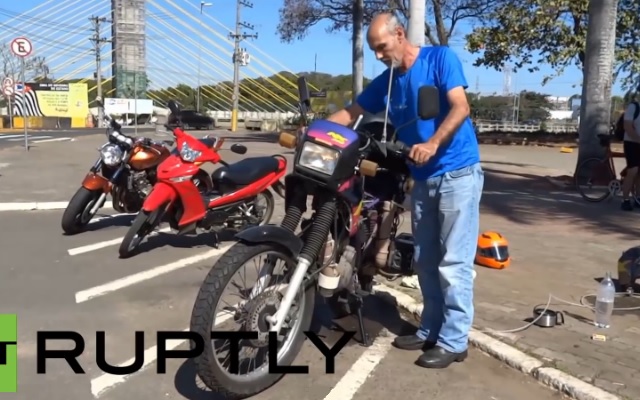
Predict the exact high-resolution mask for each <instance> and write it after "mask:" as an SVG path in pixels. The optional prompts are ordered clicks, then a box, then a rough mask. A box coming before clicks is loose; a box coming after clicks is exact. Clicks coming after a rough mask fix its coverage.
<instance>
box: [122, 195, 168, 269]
mask: <svg viewBox="0 0 640 400" xmlns="http://www.w3.org/2000/svg"><path fill="white" fill-rule="evenodd" d="M163 211H164V209H163V207H158V209H156V210H154V211H151V212H148V211H144V210H140V212H139V213H138V215H137V216H136V218H135V219H134V220H133V223H132V224H131V227H130V228H129V230H128V231H127V234H126V235H124V238H123V239H122V243H120V248H119V249H118V252H119V253H120V258H129V257H131V256H133V255H135V254H136V253H137V251H138V246H139V245H140V243H142V240H143V239H144V238H145V237H146V236H147V235H149V234H150V233H151V232H153V230H154V229H155V228H156V226H158V224H159V223H160V220H161V218H160V217H161V214H162V212H163Z"/></svg>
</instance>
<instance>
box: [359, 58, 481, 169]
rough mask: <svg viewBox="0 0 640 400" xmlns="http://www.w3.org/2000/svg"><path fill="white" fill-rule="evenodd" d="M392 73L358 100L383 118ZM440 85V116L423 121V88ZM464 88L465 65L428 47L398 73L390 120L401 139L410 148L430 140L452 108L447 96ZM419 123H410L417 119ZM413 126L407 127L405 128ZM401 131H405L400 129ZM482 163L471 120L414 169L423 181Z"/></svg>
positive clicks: (374, 82)
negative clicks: (420, 106)
mask: <svg viewBox="0 0 640 400" xmlns="http://www.w3.org/2000/svg"><path fill="white" fill-rule="evenodd" d="M388 85H389V69H387V70H385V71H384V72H383V73H382V74H381V75H379V76H378V77H376V78H375V79H374V80H373V81H372V82H371V83H369V85H367V87H365V88H364V90H363V92H362V93H361V94H360V96H358V99H357V102H358V104H360V106H361V107H362V108H363V109H365V110H366V111H367V112H370V113H373V114H377V113H379V112H384V110H385V108H386V101H387V92H388ZM424 85H433V86H436V87H437V88H438V89H439V91H440V115H439V116H438V117H436V118H434V119H430V120H421V119H419V116H418V89H419V88H420V87H421V86H424ZM458 86H462V87H463V88H465V89H466V88H467V87H468V85H467V81H466V79H465V77H464V73H463V70H462V64H461V63H460V60H459V59H458V57H457V56H456V54H455V53H454V52H453V50H451V49H449V48H448V47H446V46H434V47H423V48H422V49H421V50H420V54H419V55H418V58H417V59H416V61H415V62H414V64H413V65H412V66H411V68H409V70H407V71H406V72H404V73H400V72H399V71H398V70H397V69H396V70H394V72H393V79H392V86H391V104H390V107H389V120H390V121H391V122H392V123H393V126H394V127H396V130H397V132H396V139H398V140H400V141H402V142H404V143H405V144H407V145H408V146H413V145H414V144H418V143H424V142H427V141H428V140H429V139H430V138H431V136H433V134H434V133H435V132H436V130H437V128H438V126H440V124H441V123H442V121H443V120H444V119H445V118H446V116H447V114H448V113H449V110H450V108H451V107H450V105H449V100H448V99H447V92H449V90H451V89H453V88H455V87H458ZM416 118H417V120H416V121H415V122H413V123H409V122H410V121H412V120H414V119H416ZM404 124H407V125H406V126H404V127H401V125H404ZM398 128H400V129H399V130H398ZM479 161H480V150H479V147H478V140H477V138H476V134H475V130H474V128H473V124H472V122H471V118H466V119H465V120H464V122H463V123H462V125H461V126H460V127H459V128H458V131H457V132H455V133H454V134H453V135H452V137H451V138H450V140H449V141H446V142H443V143H441V144H440V147H439V148H438V152H437V153H436V154H435V155H434V156H433V157H432V158H431V159H430V160H429V161H428V162H427V163H426V164H425V165H423V166H421V167H416V166H414V165H411V164H410V165H409V169H410V170H411V174H412V176H413V178H414V179H415V180H417V181H423V180H426V179H428V178H430V177H434V176H440V175H443V174H444V173H446V172H449V171H454V170H456V169H460V168H463V167H466V166H469V165H472V164H475V163H477V162H479Z"/></svg>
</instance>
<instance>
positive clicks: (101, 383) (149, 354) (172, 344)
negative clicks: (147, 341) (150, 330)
mask: <svg viewBox="0 0 640 400" xmlns="http://www.w3.org/2000/svg"><path fill="white" fill-rule="evenodd" d="M232 316H233V314H230V313H229V312H228V311H225V312H224V314H223V313H222V312H220V313H218V315H216V325H218V324H221V323H223V322H224V321H226V320H228V319H229V318H231V317H232ZM188 330H189V328H187V329H184V331H188ZM183 343H186V340H170V341H167V350H173V349H175V348H177V347H179V346H181V345H182V344H183ZM157 353H158V346H157V345H156V346H153V347H150V348H148V349H147V350H145V352H144V356H143V358H144V363H143V364H142V368H140V369H139V370H138V371H136V372H134V373H133V374H129V375H110V374H102V375H100V376H98V377H97V378H94V379H92V380H91V393H92V394H93V397H94V398H96V399H97V398H99V397H100V396H102V395H103V394H105V393H106V392H107V391H109V390H111V389H113V388H114V387H115V386H117V385H119V384H121V383H124V382H126V381H127V379H129V378H131V377H132V376H135V375H137V374H139V373H140V372H142V371H144V369H145V368H147V367H148V366H149V365H151V364H153V363H154V362H155V361H156V358H157V355H158V354H157ZM134 361H135V358H131V359H129V360H127V361H125V362H123V363H121V364H119V365H118V366H119V367H123V366H127V365H131V364H133V362H134Z"/></svg>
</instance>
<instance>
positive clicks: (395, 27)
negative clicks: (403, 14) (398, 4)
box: [367, 12, 408, 66]
mask: <svg viewBox="0 0 640 400" xmlns="http://www.w3.org/2000/svg"><path fill="white" fill-rule="evenodd" d="M367 41H368V42H369V47H370V48H371V50H372V51H373V52H375V54H376V58H377V59H378V60H380V61H382V62H383V63H384V64H385V65H387V66H391V65H397V64H398V63H399V62H400V61H401V60H402V57H403V54H404V50H405V49H406V48H407V44H408V42H407V40H406V35H405V30H404V27H403V26H402V23H401V22H400V20H398V17H396V16H395V15H394V14H393V13H388V12H385V13H380V14H378V15H376V16H375V17H373V19H372V20H371V24H370V25H369V30H368V32H367Z"/></svg>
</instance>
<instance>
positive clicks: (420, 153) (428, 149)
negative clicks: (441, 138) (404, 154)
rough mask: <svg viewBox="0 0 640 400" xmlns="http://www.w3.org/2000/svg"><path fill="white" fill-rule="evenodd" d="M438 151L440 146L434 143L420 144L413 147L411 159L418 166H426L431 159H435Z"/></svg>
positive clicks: (410, 154)
mask: <svg viewBox="0 0 640 400" xmlns="http://www.w3.org/2000/svg"><path fill="white" fill-rule="evenodd" d="M437 151H438V144H437V143H435V142H432V141H428V142H426V143H419V144H416V145H413V147H411V152H410V153H409V158H411V159H412V160H413V161H414V162H415V163H416V164H417V165H422V164H426V163H427V161H429V159H431V157H433V156H434V155H435V154H436V152H437Z"/></svg>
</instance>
